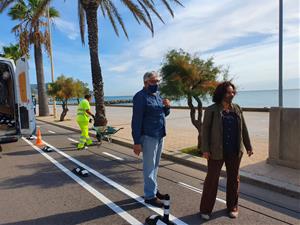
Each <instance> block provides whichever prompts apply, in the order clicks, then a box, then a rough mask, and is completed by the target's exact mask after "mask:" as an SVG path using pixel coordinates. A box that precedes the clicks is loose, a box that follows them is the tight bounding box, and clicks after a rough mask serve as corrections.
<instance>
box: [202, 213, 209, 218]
mask: <svg viewBox="0 0 300 225" xmlns="http://www.w3.org/2000/svg"><path fill="white" fill-rule="evenodd" d="M201 218H202V219H204V220H209V219H210V215H208V214H203V213H201Z"/></svg>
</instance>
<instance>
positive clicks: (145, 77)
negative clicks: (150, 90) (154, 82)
mask: <svg viewBox="0 0 300 225" xmlns="http://www.w3.org/2000/svg"><path fill="white" fill-rule="evenodd" d="M152 76H155V77H159V75H158V73H157V72H155V71H151V72H147V73H145V74H144V82H146V81H148V80H150V78H151V77H152Z"/></svg>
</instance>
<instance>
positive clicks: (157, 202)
mask: <svg viewBox="0 0 300 225" xmlns="http://www.w3.org/2000/svg"><path fill="white" fill-rule="evenodd" d="M145 203H147V204H149V205H152V206H154V207H158V208H162V207H163V206H164V203H162V201H160V200H159V199H158V198H156V197H155V198H151V199H145Z"/></svg>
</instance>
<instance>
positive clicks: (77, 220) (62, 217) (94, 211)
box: [2, 199, 144, 225]
mask: <svg viewBox="0 0 300 225" xmlns="http://www.w3.org/2000/svg"><path fill="white" fill-rule="evenodd" d="M114 203H115V204H116V205H118V206H120V207H122V209H124V211H128V210H133V209H138V208H142V207H144V206H143V205H142V204H140V203H138V202H136V201H134V200H133V199H126V200H122V201H118V202H114ZM112 215H117V214H116V213H115V212H114V211H112V210H111V209H110V208H109V207H108V206H106V205H100V206H96V207H93V208H89V209H83V210H78V211H72V212H64V213H60V214H55V215H49V216H45V217H40V218H34V219H29V220H22V221H17V222H11V223H2V225H32V224H55V225H65V224H68V225H75V224H85V223H88V222H91V223H93V224H104V223H101V222H100V220H101V218H104V217H109V216H112ZM93 220H97V222H96V221H94V222H92V221H93ZM121 220H122V223H121V224H128V223H127V222H125V220H123V219H121V217H119V218H118V219H117V220H116V219H114V218H111V219H110V223H108V221H107V220H105V221H106V222H105V224H114V222H117V221H118V222H121ZM103 222H104V221H103Z"/></svg>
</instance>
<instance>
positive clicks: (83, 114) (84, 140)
mask: <svg viewBox="0 0 300 225" xmlns="http://www.w3.org/2000/svg"><path fill="white" fill-rule="evenodd" d="M91 100H92V96H91V95H90V94H88V95H85V96H84V99H83V100H81V101H80V103H79V105H78V108H77V117H76V121H77V123H78V125H79V127H80V130H81V136H80V140H79V143H78V145H77V149H78V150H81V149H84V147H85V144H86V145H91V144H93V141H92V139H91V138H90V137H89V121H90V118H89V116H91V117H93V119H95V116H94V115H93V114H92V113H91V111H90V108H91V106H90V102H91Z"/></svg>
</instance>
